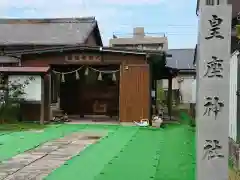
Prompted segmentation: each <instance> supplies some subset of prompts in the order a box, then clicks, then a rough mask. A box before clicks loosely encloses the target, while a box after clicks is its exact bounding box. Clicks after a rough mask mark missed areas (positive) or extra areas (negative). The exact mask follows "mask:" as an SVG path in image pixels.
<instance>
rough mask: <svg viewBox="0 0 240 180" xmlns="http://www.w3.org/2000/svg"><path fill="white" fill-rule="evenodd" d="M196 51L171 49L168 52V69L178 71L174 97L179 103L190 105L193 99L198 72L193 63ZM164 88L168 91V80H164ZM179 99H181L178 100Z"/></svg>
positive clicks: (174, 85) (175, 79) (174, 80)
mask: <svg viewBox="0 0 240 180" xmlns="http://www.w3.org/2000/svg"><path fill="white" fill-rule="evenodd" d="M193 59H194V49H169V50H168V51H167V65H166V66H167V67H171V68H175V69H178V75H177V77H176V78H174V79H173V80H172V89H173V94H175V95H173V97H175V98H174V99H175V101H176V102H178V103H184V104H189V103H191V99H192V90H191V86H192V83H193V81H194V78H195V75H196V71H195V66H193V64H192V62H193ZM161 84H162V88H163V89H164V90H165V91H167V90H168V80H167V79H163V80H162V83H161ZM178 98H179V99H178Z"/></svg>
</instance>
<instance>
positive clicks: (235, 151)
mask: <svg viewBox="0 0 240 180" xmlns="http://www.w3.org/2000/svg"><path fill="white" fill-rule="evenodd" d="M228 147H229V159H230V162H231V163H232V164H233V167H234V169H237V170H240V162H239V150H240V145H239V144H237V143H236V142H235V141H234V140H233V139H232V138H229V141H228Z"/></svg>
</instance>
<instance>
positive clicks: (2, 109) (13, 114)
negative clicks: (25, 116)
mask: <svg viewBox="0 0 240 180" xmlns="http://www.w3.org/2000/svg"><path fill="white" fill-rule="evenodd" d="M32 80H34V77H29V78H28V79H26V80H24V81H23V82H22V81H21V78H20V77H19V78H18V79H15V80H13V81H10V80H7V78H6V77H4V75H2V74H1V75H0V122H1V123H4V122H5V120H6V121H16V120H17V121H21V117H20V104H21V103H22V102H23V101H25V97H24V94H25V88H26V86H27V85H29V83H30V82H31V81H32Z"/></svg>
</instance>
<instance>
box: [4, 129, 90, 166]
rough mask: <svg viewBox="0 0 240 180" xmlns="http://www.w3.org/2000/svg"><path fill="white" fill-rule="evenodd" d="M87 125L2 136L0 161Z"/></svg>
mask: <svg viewBox="0 0 240 180" xmlns="http://www.w3.org/2000/svg"><path fill="white" fill-rule="evenodd" d="M85 127H86V125H82V126H72V125H60V126H52V127H48V128H45V129H44V131H43V132H32V131H21V132H13V133H8V134H2V135H1V136H0V161H3V160H6V159H9V158H11V157H13V156H15V155H17V154H20V153H23V152H24V151H27V150H29V149H32V148H35V147H37V146H39V145H40V144H42V143H45V142H47V141H50V140H53V139H57V138H60V137H63V136H65V135H67V134H70V133H72V132H74V131H80V130H81V129H84V128H85Z"/></svg>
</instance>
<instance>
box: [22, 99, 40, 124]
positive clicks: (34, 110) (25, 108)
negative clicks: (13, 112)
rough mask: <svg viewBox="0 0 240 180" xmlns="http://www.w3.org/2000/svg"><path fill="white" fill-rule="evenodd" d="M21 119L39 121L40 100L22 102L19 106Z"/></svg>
mask: <svg viewBox="0 0 240 180" xmlns="http://www.w3.org/2000/svg"><path fill="white" fill-rule="evenodd" d="M20 111H21V119H22V120H23V121H40V117H41V104H40V102H24V103H22V104H21V106H20Z"/></svg>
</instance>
